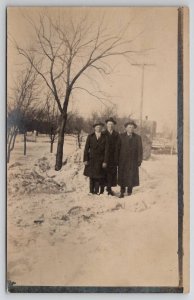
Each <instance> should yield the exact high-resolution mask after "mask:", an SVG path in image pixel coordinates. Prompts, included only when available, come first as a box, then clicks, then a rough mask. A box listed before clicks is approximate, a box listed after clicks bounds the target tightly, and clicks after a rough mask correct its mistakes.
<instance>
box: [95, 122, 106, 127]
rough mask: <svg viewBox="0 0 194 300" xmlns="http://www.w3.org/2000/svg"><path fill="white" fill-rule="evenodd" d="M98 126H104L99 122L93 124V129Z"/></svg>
mask: <svg viewBox="0 0 194 300" xmlns="http://www.w3.org/2000/svg"><path fill="white" fill-rule="evenodd" d="M98 125H101V126H104V123H102V122H100V121H97V122H94V124H93V127H96V126H98Z"/></svg>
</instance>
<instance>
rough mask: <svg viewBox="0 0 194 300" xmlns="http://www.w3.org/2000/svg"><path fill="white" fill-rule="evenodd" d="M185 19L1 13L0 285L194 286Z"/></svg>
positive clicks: (88, 288)
mask: <svg viewBox="0 0 194 300" xmlns="http://www.w3.org/2000/svg"><path fill="white" fill-rule="evenodd" d="M188 24H189V9H188V8H186V7H8V8H7V290H8V292H13V293H22V292H29V293H33V292H47V293H48V292H51V293H52V292H68V293H69V292H73V293H74V292H80V293H83V292H108V293H112V292H116V293H117V292H118V293H123V292H128V293H134V292H135V293H155V292H156V293H187V292H189V104H188V103H189V26H188Z"/></svg>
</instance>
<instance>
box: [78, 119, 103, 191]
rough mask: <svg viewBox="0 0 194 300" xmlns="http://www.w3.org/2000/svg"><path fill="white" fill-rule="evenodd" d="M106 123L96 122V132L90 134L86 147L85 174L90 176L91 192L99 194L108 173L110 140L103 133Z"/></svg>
mask: <svg viewBox="0 0 194 300" xmlns="http://www.w3.org/2000/svg"><path fill="white" fill-rule="evenodd" d="M103 126H104V124H103V123H102V122H96V123H94V125H93V127H94V132H93V133H92V134H89V135H88V137H87V140H86V145H85V149H84V159H83V160H84V164H85V169H84V175H85V176H87V177H89V178H90V194H99V188H100V185H101V183H102V180H103V179H104V178H105V175H106V171H105V169H106V167H107V161H108V140H107V137H106V135H105V134H103V133H102V128H103Z"/></svg>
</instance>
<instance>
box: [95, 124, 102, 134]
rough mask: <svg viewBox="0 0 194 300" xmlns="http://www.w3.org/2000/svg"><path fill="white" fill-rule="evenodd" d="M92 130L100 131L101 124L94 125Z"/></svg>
mask: <svg viewBox="0 0 194 300" xmlns="http://www.w3.org/2000/svg"><path fill="white" fill-rule="evenodd" d="M94 130H95V131H96V132H98V133H99V132H102V126H101V125H96V126H95V128H94Z"/></svg>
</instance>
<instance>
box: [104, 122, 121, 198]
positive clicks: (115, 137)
mask: <svg viewBox="0 0 194 300" xmlns="http://www.w3.org/2000/svg"><path fill="white" fill-rule="evenodd" d="M105 122H106V130H105V131H104V134H105V135H106V136H107V139H108V145H109V155H108V162H107V168H106V178H105V181H104V186H106V187H107V192H108V195H111V196H113V195H114V192H113V191H112V187H113V186H116V185H117V147H118V141H119V134H118V132H116V131H115V130H114V126H115V124H116V121H115V120H114V119H113V118H108V119H107V120H106V121H105ZM101 193H103V187H101Z"/></svg>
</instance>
